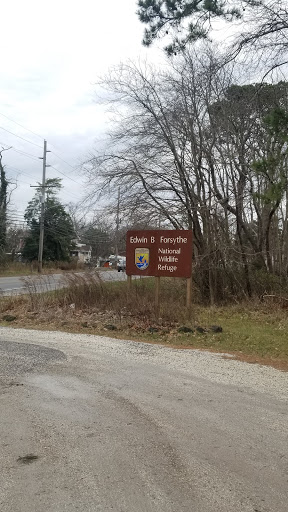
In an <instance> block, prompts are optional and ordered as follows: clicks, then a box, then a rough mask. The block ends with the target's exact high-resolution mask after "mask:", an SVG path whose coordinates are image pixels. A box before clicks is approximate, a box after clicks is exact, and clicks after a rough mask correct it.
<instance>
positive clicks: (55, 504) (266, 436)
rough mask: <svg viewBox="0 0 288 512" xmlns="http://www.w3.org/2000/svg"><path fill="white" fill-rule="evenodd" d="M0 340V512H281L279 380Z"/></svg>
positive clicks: (223, 364) (76, 342) (45, 338)
mask: <svg viewBox="0 0 288 512" xmlns="http://www.w3.org/2000/svg"><path fill="white" fill-rule="evenodd" d="M0 340H1V343H2V345H1V343H0V351H1V350H2V352H3V354H6V359H5V358H4V357H1V358H0V376H1V379H0V408H1V415H0V439H1V441H0V443H1V444H0V448H1V459H0V480H1V488H0V509H1V512H26V511H27V510H30V511H31V512H34V511H35V512H36V511H37V512H48V511H49V512H50V511H51V512H52V511H53V512H63V511H64V510H69V512H74V511H76V510H81V512H86V511H87V512H88V511H91V512H92V511H93V512H94V511H101V512H102V511H104V512H106V511H112V510H113V511H117V512H135V510H137V512H138V511H139V512H150V511H151V512H153V511H154V512H155V511H156V510H157V512H175V510H181V512H182V511H183V512H191V510H195V511H197V512H215V511H216V510H217V511H218V510H219V511H221V512H231V510H233V512H256V511H257V512H286V510H287V500H288V491H287V489H288V486H287V479H288V457H287V441H288V414H287V399H288V374H287V373H284V372H281V371H279V370H276V369H273V368H270V367H266V366H260V365H251V364H248V363H243V362H239V361H235V360H231V359H229V358H228V359H227V358H225V359H224V358H223V355H218V354H214V353H213V354H212V353H209V352H203V351H198V350H191V351H190V350H189V351H188V350H179V349H177V350H174V349H170V348H167V347H163V346H159V345H151V344H146V343H135V342H132V341H124V340H115V339H111V338H107V337H105V338H102V337H99V336H92V335H78V334H68V333H62V332H48V331H34V330H24V329H17V330H15V329H11V328H1V329H0ZM9 354H10V355H9ZM1 361H2V363H1ZM7 361H9V365H7ZM1 364H2V366H1ZM14 368H15V372H14ZM27 455H33V456H35V457H36V458H35V459H33V462H31V461H30V462H31V463H25V461H26V459H25V456H27ZM19 458H20V459H19ZM23 461H24V462H23Z"/></svg>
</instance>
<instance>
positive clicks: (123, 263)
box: [117, 258, 126, 272]
mask: <svg viewBox="0 0 288 512" xmlns="http://www.w3.org/2000/svg"><path fill="white" fill-rule="evenodd" d="M117 270H118V272H126V258H121V259H119V260H118V262H117Z"/></svg>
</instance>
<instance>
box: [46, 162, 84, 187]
mask: <svg viewBox="0 0 288 512" xmlns="http://www.w3.org/2000/svg"><path fill="white" fill-rule="evenodd" d="M50 167H51V168H52V169H54V170H55V171H57V172H60V174H62V175H63V176H65V178H68V180H71V181H74V183H77V185H82V183H80V182H79V181H76V180H74V179H73V178H71V177H70V176H67V174H65V173H64V172H63V171H59V169H56V167H54V165H50Z"/></svg>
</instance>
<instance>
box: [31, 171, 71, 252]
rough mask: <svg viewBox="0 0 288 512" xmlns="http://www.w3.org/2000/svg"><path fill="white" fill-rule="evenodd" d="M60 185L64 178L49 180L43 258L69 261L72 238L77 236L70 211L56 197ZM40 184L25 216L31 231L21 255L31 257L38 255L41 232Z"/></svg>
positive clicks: (47, 183)
mask: <svg viewBox="0 0 288 512" xmlns="http://www.w3.org/2000/svg"><path fill="white" fill-rule="evenodd" d="M60 189H61V180H60V179H58V178H56V179H48V180H47V181H46V201H45V216H44V248H43V260H44V261H68V260H69V259H70V248H71V246H72V239H73V238H74V237H75V233H74V228H73V223H72V219H71V217H70V215H69V214H68V213H67V212H66V211H65V208H64V206H63V205H62V204H61V203H60V201H59V199H58V198H57V192H58V191H59V190H60ZM40 212H41V187H40V186H39V188H37V189H36V194H35V196H34V198H33V199H32V201H30V202H29V203H28V206H27V208H26V212H25V215H24V216H25V219H26V222H27V224H28V227H29V233H28V236H27V238H26V241H25V245H24V248H23V253H22V256H23V258H24V259H26V260H29V261H32V260H36V259H37V258H38V248H39V236H40Z"/></svg>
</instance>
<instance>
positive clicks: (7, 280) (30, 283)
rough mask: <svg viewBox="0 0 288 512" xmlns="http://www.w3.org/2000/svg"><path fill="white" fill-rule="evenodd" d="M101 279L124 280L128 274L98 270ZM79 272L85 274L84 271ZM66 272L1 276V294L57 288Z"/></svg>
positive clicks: (16, 293) (63, 281)
mask: <svg viewBox="0 0 288 512" xmlns="http://www.w3.org/2000/svg"><path fill="white" fill-rule="evenodd" d="M98 272H99V274H100V276H101V279H103V280H104V281H109V280H112V281H120V280H121V281H122V280H125V279H126V274H125V273H123V272H117V271H116V270H109V271H103V270H100V271H98ZM78 274H80V275H83V272H79V273H78ZM64 283H65V274H47V275H45V274H44V275H41V276H39V275H36V276H35V275H34V276H18V277H0V294H2V295H11V294H15V295H19V294H22V293H27V292H28V290H29V289H30V290H31V291H35V292H37V293H40V292H42V291H50V290H55V289H57V288H61V287H63V286H65V284H64Z"/></svg>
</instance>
